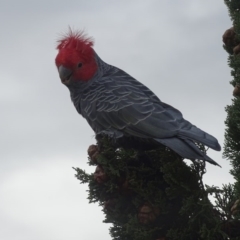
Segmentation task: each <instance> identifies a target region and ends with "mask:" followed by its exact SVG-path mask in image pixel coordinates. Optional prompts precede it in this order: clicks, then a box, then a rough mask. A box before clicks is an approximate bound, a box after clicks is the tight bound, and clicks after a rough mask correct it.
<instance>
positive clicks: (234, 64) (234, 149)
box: [224, 0, 240, 198]
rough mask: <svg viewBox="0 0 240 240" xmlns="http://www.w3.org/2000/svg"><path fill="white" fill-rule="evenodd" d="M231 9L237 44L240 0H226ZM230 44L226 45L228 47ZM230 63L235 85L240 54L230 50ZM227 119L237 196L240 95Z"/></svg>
mask: <svg viewBox="0 0 240 240" xmlns="http://www.w3.org/2000/svg"><path fill="white" fill-rule="evenodd" d="M225 3H226V5H227V7H228V10H229V15H230V17H231V20H232V21H233V27H234V32H235V36H234V38H235V39H236V42H237V43H236V44H235V45H237V44H238V43H239V42H240V1H239V0H231V1H230V0H225ZM227 48H228V46H225V49H227ZM228 53H229V58H228V63H229V66H230V68H231V75H232V77H233V79H232V80H231V82H230V83H231V84H232V85H233V86H234V87H235V85H236V84H240V55H239V54H234V53H233V52H229V51H228ZM226 112H227V119H226V121H225V124H226V131H225V142H224V157H226V158H227V159H229V160H230V162H231V165H232V169H231V171H230V173H231V174H232V175H233V176H234V178H235V180H236V183H235V184H234V191H235V196H236V198H239V196H240V97H236V98H234V99H233V100H232V105H229V106H227V107H226Z"/></svg>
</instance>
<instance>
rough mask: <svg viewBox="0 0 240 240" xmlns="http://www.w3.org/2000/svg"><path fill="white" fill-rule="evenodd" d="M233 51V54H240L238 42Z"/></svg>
mask: <svg viewBox="0 0 240 240" xmlns="http://www.w3.org/2000/svg"><path fill="white" fill-rule="evenodd" d="M233 53H234V54H235V55H239V54H240V44H238V45H237V46H236V47H234V48H233Z"/></svg>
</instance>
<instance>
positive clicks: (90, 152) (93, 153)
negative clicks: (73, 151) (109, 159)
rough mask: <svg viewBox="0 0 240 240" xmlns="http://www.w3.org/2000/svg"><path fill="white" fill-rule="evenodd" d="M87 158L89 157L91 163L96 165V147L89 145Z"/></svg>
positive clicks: (97, 153) (97, 154) (97, 152)
mask: <svg viewBox="0 0 240 240" xmlns="http://www.w3.org/2000/svg"><path fill="white" fill-rule="evenodd" d="M88 156H89V157H90V159H91V161H92V163H94V164H97V158H98V156H99V151H98V147H97V145H91V146H89V148H88Z"/></svg>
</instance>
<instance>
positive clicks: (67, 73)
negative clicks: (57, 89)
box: [58, 65, 73, 85]
mask: <svg viewBox="0 0 240 240" xmlns="http://www.w3.org/2000/svg"><path fill="white" fill-rule="evenodd" d="M58 72H59V77H60V78H61V81H62V83H63V84H66V85H67V84H69V83H70V80H71V76H72V74H73V72H72V70H71V69H69V68H65V67H63V66H62V65H61V66H60V67H59V68H58Z"/></svg>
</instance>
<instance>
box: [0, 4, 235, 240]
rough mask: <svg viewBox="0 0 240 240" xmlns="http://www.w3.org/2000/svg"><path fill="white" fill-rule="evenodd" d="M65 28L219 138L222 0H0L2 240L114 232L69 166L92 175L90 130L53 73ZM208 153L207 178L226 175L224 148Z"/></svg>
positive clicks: (224, 100) (58, 239)
mask: <svg viewBox="0 0 240 240" xmlns="http://www.w3.org/2000/svg"><path fill="white" fill-rule="evenodd" d="M68 26H71V27H73V28H74V29H86V32H87V33H88V34H89V35H90V36H93V38H94V39H95V47H94V48H95V50H96V52H97V53H98V55H99V56H100V57H101V58H102V59H103V60H104V61H106V62H107V63H110V64H112V65H115V66H117V67H119V68H121V69H123V70H125V71H126V72H128V73H129V74H130V75H132V76H133V77H135V78H137V79H138V80H139V81H141V82H143V83H144V84H145V85H147V86H148V87H149V88H150V89H152V90H153V91H154V92H155V93H156V94H157V95H158V96H159V98H160V99H161V100H162V101H164V102H166V103H168V104H170V105H172V106H174V107H176V108H178V109H179V110H180V111H181V112H182V113H183V115H184V118H185V119H187V120H189V121H191V122H192V123H193V124H195V125H197V126H198V127H200V128H201V129H203V130H205V131H207V132H209V133H210V134H212V135H214V136H215V137H216V138H218V140H219V142H220V144H221V145H223V141H224V128H225V126H224V120H225V118H226V113H225V111H224V108H225V106H226V105H227V104H230V103H231V98H232V87H231V86H230V85H229V81H230V80H231V76H230V69H229V67H228V66H227V54H226V53H225V52H224V50H223V49H222V42H221V37H222V34H223V32H224V31H225V30H226V29H227V28H229V27H231V23H230V20H229V17H228V12H227V8H226V6H225V5H224V3H223V0H222V1H219V0H211V1H209V0H195V1H187V0H181V1H167V0H162V1H158V0H148V1H143V0H132V1H126V0H122V1H106V0H102V1H96V0H95V1H94V0H89V1H81V0H78V1H71V0H70V1H67V2H66V1H56V0H55V1H53V0H52V1H51V0H50V1H49V0H48V1H46V0H42V1H30V0H28V1H27V0H22V1H17V0H9V1H5V2H1V3H0V27H1V39H0V51H1V54H0V62H1V64H0V76H1V83H2V84H1V89H0V108H1V126H0V132H1V138H0V146H1V150H0V154H1V156H0V226H1V230H0V239H4V240H32V239H34V240H65V239H71V240H77V239H81V240H89V239H90V240H93V239H96V238H98V239H105V240H107V239H110V236H109V235H108V227H109V225H107V224H103V223H102V220H103V218H104V217H103V214H102V212H101V209H100V208H99V207H98V206H97V205H94V204H91V205H90V204H88V201H87V199H86V198H87V193H86V189H87V186H83V185H80V184H79V182H78V181H77V180H76V179H75V178H74V174H75V172H74V171H73V169H72V167H81V168H84V169H86V170H87V171H89V172H93V171H94V168H90V167H88V166H87V165H86V162H87V153H86V150H87V148H88V146H89V145H90V144H92V143H94V137H93V131H92V130H91V129H90V127H89V126H88V124H87V122H86V121H85V120H84V119H83V118H82V117H81V116H79V115H78V114H77V112H76V110H75V109H74V107H73V105H72V103H71V101H70V97H69V92H68V90H67V88H66V87H64V86H63V85H62V84H61V82H60V80H59V77H58V73H57V70H56V67H55V65H54V59H55V56H56V54H57V51H56V50H55V47H56V40H57V39H58V38H59V36H60V34H61V33H62V32H65V31H66V30H67V28H68ZM208 153H209V155H210V156H211V157H212V158H213V159H214V160H216V161H217V162H218V163H219V164H220V165H222V168H218V167H214V166H211V165H210V164H207V170H208V172H207V174H206V176H205V182H206V183H207V184H210V185H212V184H214V185H220V186H221V184H222V183H228V182H232V177H231V176H230V175H229V173H228V172H229V162H228V161H226V160H225V159H222V153H221V152H214V151H211V150H209V152H208Z"/></svg>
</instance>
